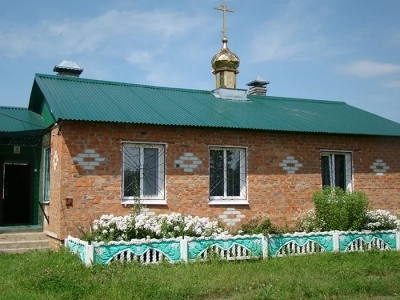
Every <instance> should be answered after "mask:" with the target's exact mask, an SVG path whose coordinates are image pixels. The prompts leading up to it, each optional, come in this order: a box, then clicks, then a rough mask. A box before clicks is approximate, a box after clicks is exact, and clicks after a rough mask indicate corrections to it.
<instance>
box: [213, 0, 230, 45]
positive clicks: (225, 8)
mask: <svg viewBox="0 0 400 300" xmlns="http://www.w3.org/2000/svg"><path fill="white" fill-rule="evenodd" d="M214 9H216V10H221V11H222V31H221V32H222V33H223V35H224V38H226V31H227V30H228V28H227V27H226V12H234V11H233V10H231V9H228V6H227V5H226V3H225V2H222V4H221V7H214Z"/></svg>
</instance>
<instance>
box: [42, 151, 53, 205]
mask: <svg viewBox="0 0 400 300" xmlns="http://www.w3.org/2000/svg"><path fill="white" fill-rule="evenodd" d="M42 157H43V162H42V164H43V166H42V170H43V175H42V181H43V182H42V195H43V197H42V202H43V203H49V202H50V159H51V148H50V147H45V148H43V156H42ZM47 170H49V171H48V172H47Z"/></svg>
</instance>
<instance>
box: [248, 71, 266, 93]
mask: <svg viewBox="0 0 400 300" xmlns="http://www.w3.org/2000/svg"><path fill="white" fill-rule="evenodd" d="M267 84H269V82H268V81H265V80H264V79H262V78H261V77H260V76H257V78H256V79H255V80H253V81H251V82H249V83H248V84H246V85H247V86H248V87H249V91H248V94H249V95H258V96H265V95H267Z"/></svg>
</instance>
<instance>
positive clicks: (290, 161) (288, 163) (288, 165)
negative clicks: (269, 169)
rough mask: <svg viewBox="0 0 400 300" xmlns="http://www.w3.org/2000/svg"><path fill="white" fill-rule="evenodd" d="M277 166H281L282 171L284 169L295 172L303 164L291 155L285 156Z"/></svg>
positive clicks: (291, 172)
mask: <svg viewBox="0 0 400 300" xmlns="http://www.w3.org/2000/svg"><path fill="white" fill-rule="evenodd" d="M279 166H280V167H282V169H283V171H286V173H288V174H295V173H296V171H298V170H299V168H301V167H302V166H303V165H302V164H300V163H299V161H298V160H297V159H294V157H293V156H287V157H286V159H284V160H283V161H282V162H281V163H280V164H279Z"/></svg>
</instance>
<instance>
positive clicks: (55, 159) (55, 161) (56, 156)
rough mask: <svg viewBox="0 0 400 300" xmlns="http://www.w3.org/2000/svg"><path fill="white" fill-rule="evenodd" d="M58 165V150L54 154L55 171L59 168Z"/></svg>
mask: <svg viewBox="0 0 400 300" xmlns="http://www.w3.org/2000/svg"><path fill="white" fill-rule="evenodd" d="M57 165H58V152H57V150H56V151H55V153H54V156H53V170H54V171H55V170H57Z"/></svg>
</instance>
